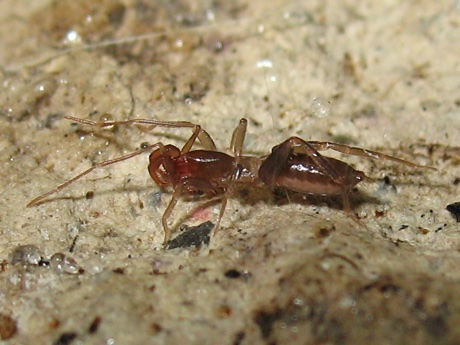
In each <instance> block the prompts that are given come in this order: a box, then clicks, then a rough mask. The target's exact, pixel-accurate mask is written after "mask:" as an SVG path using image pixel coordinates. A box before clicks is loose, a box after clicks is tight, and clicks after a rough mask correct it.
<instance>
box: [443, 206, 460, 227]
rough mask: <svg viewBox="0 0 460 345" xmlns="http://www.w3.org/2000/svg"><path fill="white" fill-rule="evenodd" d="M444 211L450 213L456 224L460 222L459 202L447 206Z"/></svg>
mask: <svg viewBox="0 0 460 345" xmlns="http://www.w3.org/2000/svg"><path fill="white" fill-rule="evenodd" d="M446 210H447V211H449V212H450V214H451V215H452V217H454V218H455V220H456V221H457V223H458V222H460V202H454V203H453V204H450V205H447V207H446Z"/></svg>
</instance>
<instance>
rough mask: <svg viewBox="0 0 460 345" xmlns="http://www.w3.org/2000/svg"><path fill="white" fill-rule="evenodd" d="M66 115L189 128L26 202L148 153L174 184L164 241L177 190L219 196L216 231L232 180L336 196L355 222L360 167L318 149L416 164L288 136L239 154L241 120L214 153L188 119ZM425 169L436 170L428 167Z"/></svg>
mask: <svg viewBox="0 0 460 345" xmlns="http://www.w3.org/2000/svg"><path fill="white" fill-rule="evenodd" d="M66 118H68V119H71V120H73V121H76V122H78V123H82V124H89V125H93V126H98V127H112V126H114V125H124V124H143V125H152V126H162V127H169V128H193V134H192V136H191V137H190V139H189V140H188V141H187V143H186V144H185V145H184V147H183V148H182V149H179V148H177V147H175V146H173V145H166V146H165V145H163V144H162V143H157V144H153V145H150V146H147V147H144V148H142V149H140V150H138V151H135V152H133V153H131V154H128V155H126V156H122V157H118V158H115V159H112V160H109V161H105V162H102V163H99V164H97V165H95V166H93V167H92V168H90V169H88V170H86V171H84V172H83V173H81V174H79V175H77V176H75V177H74V178H72V179H70V180H68V181H66V182H65V183H63V184H61V185H59V186H58V187H56V188H54V189H53V190H51V191H48V192H47V193H44V194H42V195H40V196H39V197H37V198H35V199H34V200H32V201H31V202H30V203H29V204H28V205H27V206H28V207H30V206H34V205H37V204H39V203H40V202H41V201H42V200H43V199H44V198H46V197H47V196H49V195H50V194H53V193H56V192H58V191H60V190H62V189H63V188H65V187H66V186H68V185H69V184H71V183H73V182H74V181H76V180H78V179H80V178H81V177H83V176H85V175H87V174H88V173H90V172H91V171H93V170H94V169H97V168H101V167H105V166H107V165H110V164H114V163H117V162H121V161H123V160H127V159H130V158H132V157H135V156H137V155H139V154H141V153H143V152H146V151H151V154H150V163H149V167H148V170H149V173H150V176H151V177H152V179H153V180H154V181H155V182H156V183H157V184H158V185H160V186H163V187H167V186H171V187H173V188H174V193H173V196H172V198H171V201H170V202H169V205H168V207H167V208H166V210H165V212H164V214H163V217H162V223H163V228H164V231H165V238H164V243H165V244H166V243H167V242H168V241H169V240H170V238H171V230H170V228H169V225H168V222H167V220H168V218H169V216H170V215H171V212H172V210H173V209H174V207H175V205H176V203H177V201H178V200H179V198H180V196H181V195H182V194H183V193H197V192H202V193H204V194H217V195H221V198H222V204H221V209H220V214H219V218H218V220H217V224H216V226H215V228H216V229H217V228H218V227H219V223H220V220H221V218H222V215H223V213H224V210H225V205H226V202H227V199H228V197H229V195H230V194H231V192H232V189H233V188H232V187H233V184H234V183H236V182H238V183H250V184H253V183H254V182H255V181H257V180H259V181H262V182H263V183H265V184H266V185H268V186H278V187H283V188H286V189H288V190H292V191H296V192H301V193H308V194H319V195H341V196H342V199H343V203H344V208H345V211H346V212H348V214H350V215H351V216H352V217H353V218H354V219H355V220H357V218H356V216H355V215H354V214H353V213H352V211H351V207H350V204H349V196H348V195H349V192H350V190H351V189H353V188H354V187H355V186H356V185H357V184H358V183H359V182H361V181H363V180H364V179H365V178H366V175H365V174H364V173H363V172H362V171H358V170H355V169H354V168H353V167H351V166H350V165H348V164H347V163H345V162H342V161H340V160H337V159H334V158H330V157H326V156H323V155H321V154H320V153H319V152H318V151H322V150H327V149H332V150H335V151H339V152H342V153H345V154H351V155H357V156H363V157H367V158H372V159H387V160H392V161H395V162H398V163H402V164H406V165H409V166H412V167H422V166H419V165H417V164H415V163H411V162H408V161H405V160H402V159H400V158H397V157H393V156H389V155H385V154H382V153H379V152H375V151H370V150H366V149H361V148H358V147H351V146H347V145H341V144H336V143H331V142H318V141H304V140H303V139H301V138H298V137H291V138H289V139H287V140H286V141H284V142H283V143H281V144H280V145H277V146H275V147H274V148H273V149H272V152H271V153H270V154H269V155H268V156H265V157H263V158H259V157H254V156H243V155H242V148H243V143H244V137H245V133H246V127H247V120H246V119H241V120H240V122H239V124H238V126H237V127H236V129H235V130H234V132H233V136H232V142H231V148H232V150H233V154H234V155H233V156H231V155H228V154H226V153H223V152H219V151H217V149H216V146H215V144H214V142H213V140H212V139H211V137H210V135H209V134H208V133H207V132H206V131H205V130H203V129H202V128H201V127H200V126H198V125H195V124H193V123H190V122H184V121H177V122H172V121H170V122H167V121H158V120H144V119H134V120H127V121H116V122H101V123H98V122H93V121H89V120H83V119H78V118H74V117H66ZM197 138H198V139H199V140H200V142H201V143H202V145H203V146H204V148H205V149H204V150H193V151H192V150H191V148H192V146H193V145H194V143H195V141H196V139H197ZM427 168H429V169H433V170H436V169H434V168H432V167H427Z"/></svg>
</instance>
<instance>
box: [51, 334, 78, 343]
mask: <svg viewBox="0 0 460 345" xmlns="http://www.w3.org/2000/svg"><path fill="white" fill-rule="evenodd" d="M76 337H77V333H75V332H66V333H62V334H61V336H60V337H59V338H58V340H56V341H55V342H54V343H53V344H54V345H69V344H71V343H72V341H74V339H75V338H76Z"/></svg>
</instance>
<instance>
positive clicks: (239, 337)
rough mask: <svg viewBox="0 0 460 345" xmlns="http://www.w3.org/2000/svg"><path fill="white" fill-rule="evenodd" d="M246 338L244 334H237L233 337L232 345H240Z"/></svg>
mask: <svg viewBox="0 0 460 345" xmlns="http://www.w3.org/2000/svg"><path fill="white" fill-rule="evenodd" d="M245 337H246V333H244V332H238V333H236V336H235V342H234V343H233V344H235V345H240V344H242V342H243V340H244V338H245Z"/></svg>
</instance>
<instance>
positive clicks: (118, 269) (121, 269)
mask: <svg viewBox="0 0 460 345" xmlns="http://www.w3.org/2000/svg"><path fill="white" fill-rule="evenodd" d="M112 272H113V273H116V274H125V270H124V269H123V268H121V267H118V268H115V269H114V270H112Z"/></svg>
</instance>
